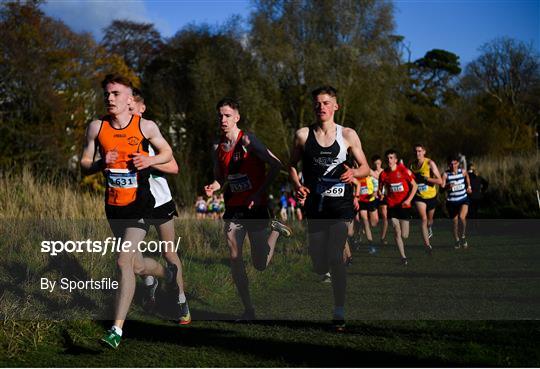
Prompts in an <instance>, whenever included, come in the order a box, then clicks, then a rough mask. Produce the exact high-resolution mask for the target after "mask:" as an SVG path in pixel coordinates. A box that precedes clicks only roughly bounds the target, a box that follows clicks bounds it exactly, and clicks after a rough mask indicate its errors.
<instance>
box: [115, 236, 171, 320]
mask: <svg viewBox="0 0 540 369" xmlns="http://www.w3.org/2000/svg"><path fill="white" fill-rule="evenodd" d="M145 236H146V231H145V230H144V229H140V228H127V229H126V231H125V233H124V237H123V239H122V243H123V244H127V242H128V241H129V242H130V245H131V247H130V248H129V249H128V250H127V251H126V252H120V253H119V254H118V258H117V261H116V263H117V266H118V269H119V272H120V278H119V279H120V283H119V286H118V292H117V294H116V309H115V318H114V325H115V326H117V327H119V328H122V326H123V325H124V321H125V319H126V316H127V313H128V310H129V307H130V305H131V301H132V300H133V295H134V294H135V274H137V275H153V276H157V277H164V276H165V268H164V267H163V266H162V265H161V264H159V263H158V262H157V261H155V260H154V259H152V258H144V257H143V255H142V253H141V252H140V251H139V249H138V245H139V242H140V241H142V240H144V237H145Z"/></svg>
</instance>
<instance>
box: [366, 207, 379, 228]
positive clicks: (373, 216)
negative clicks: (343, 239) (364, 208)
mask: <svg viewBox="0 0 540 369" xmlns="http://www.w3.org/2000/svg"><path fill="white" fill-rule="evenodd" d="M368 214H369V224H370V225H371V227H372V228H375V227H377V225H378V224H379V212H378V211H377V210H375V211H370V212H369V213H368Z"/></svg>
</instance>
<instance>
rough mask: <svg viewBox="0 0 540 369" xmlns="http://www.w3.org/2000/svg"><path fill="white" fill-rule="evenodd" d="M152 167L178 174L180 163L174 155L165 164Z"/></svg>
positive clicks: (167, 172)
mask: <svg viewBox="0 0 540 369" xmlns="http://www.w3.org/2000/svg"><path fill="white" fill-rule="evenodd" d="M152 168H153V169H157V170H159V171H160V172H163V173H166V174H178V163H177V162H176V159H175V158H174V156H173V158H172V160H169V161H168V162H166V163H165V164H156V165H152Z"/></svg>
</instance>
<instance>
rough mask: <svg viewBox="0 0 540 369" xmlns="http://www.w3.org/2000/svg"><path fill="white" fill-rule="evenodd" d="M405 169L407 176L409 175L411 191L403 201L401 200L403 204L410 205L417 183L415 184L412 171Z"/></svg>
mask: <svg viewBox="0 0 540 369" xmlns="http://www.w3.org/2000/svg"><path fill="white" fill-rule="evenodd" d="M407 171H408V172H409V176H410V177H411V191H410V192H409V196H408V197H407V198H406V199H405V201H403V205H407V206H410V205H411V201H412V199H413V197H414V195H415V194H416V190H418V184H416V181H415V180H414V175H413V174H412V172H411V171H410V170H408V169H407Z"/></svg>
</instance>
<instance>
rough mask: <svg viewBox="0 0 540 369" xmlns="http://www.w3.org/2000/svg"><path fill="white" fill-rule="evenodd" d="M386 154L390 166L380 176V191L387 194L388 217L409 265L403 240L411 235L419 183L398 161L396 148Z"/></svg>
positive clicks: (402, 253) (404, 261)
mask: <svg viewBox="0 0 540 369" xmlns="http://www.w3.org/2000/svg"><path fill="white" fill-rule="evenodd" d="M384 156H385V157H386V161H387V164H388V167H387V168H386V169H385V170H384V171H383V172H381V174H380V176H379V193H380V195H381V196H382V193H383V192H384V193H385V194H386V195H385V199H386V203H387V205H388V217H389V218H390V219H391V221H392V226H393V228H394V234H395V240H396V244H397V246H398V248H399V253H400V255H401V262H402V263H403V264H404V265H407V263H408V261H407V257H406V256H405V245H404V242H403V240H404V239H407V238H408V237H409V220H410V219H411V201H412V199H413V197H414V194H415V193H416V189H417V187H418V185H417V184H416V182H415V181H414V176H413V174H412V172H411V171H410V170H409V169H407V168H406V167H405V166H404V165H403V164H400V163H399V162H398V159H399V158H398V155H397V153H396V151H395V150H388V151H386V153H385V155H384ZM383 189H384V190H383Z"/></svg>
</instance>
